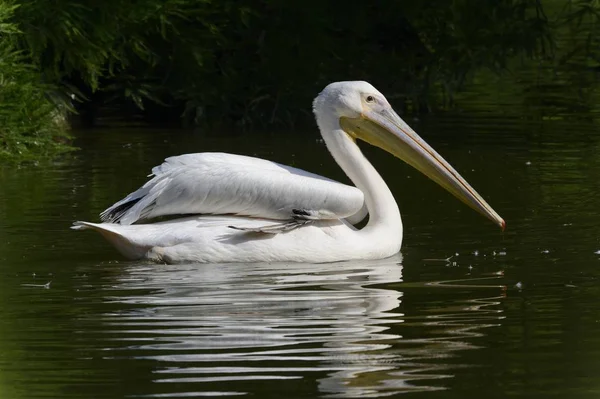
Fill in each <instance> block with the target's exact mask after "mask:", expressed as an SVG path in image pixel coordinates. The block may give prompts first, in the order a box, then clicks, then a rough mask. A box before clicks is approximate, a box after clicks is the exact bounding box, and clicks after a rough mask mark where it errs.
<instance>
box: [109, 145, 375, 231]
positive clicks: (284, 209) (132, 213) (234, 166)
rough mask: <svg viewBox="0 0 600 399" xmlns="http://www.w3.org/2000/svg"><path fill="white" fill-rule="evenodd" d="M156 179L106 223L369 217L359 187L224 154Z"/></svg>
mask: <svg viewBox="0 0 600 399" xmlns="http://www.w3.org/2000/svg"><path fill="white" fill-rule="evenodd" d="M151 176H153V178H152V179H151V180H149V181H148V182H147V183H146V184H144V185H143V186H142V187H141V188H140V189H138V190H137V191H134V192H133V193H131V194H129V195H128V196H127V197H125V198H123V199H122V200H121V201H119V202H117V203H116V204H114V205H113V206H111V207H110V208H108V209H106V210H105V211H104V212H102V213H101V214H100V217H101V219H102V220H103V221H106V222H113V223H115V222H118V223H121V224H132V223H135V222H136V221H138V220H142V219H150V218H154V217H158V216H167V215H181V214H212V215H226V214H232V215H240V216H249V217H257V218H265V219H273V220H291V219H294V218H303V219H342V218H350V220H351V222H357V221H358V220H360V219H362V217H364V215H365V213H366V212H365V208H364V195H363V193H362V192H361V191H360V190H359V189H357V188H356V187H352V186H348V185H345V184H342V183H339V182H336V181H334V180H330V179H327V178H325V177H322V176H319V175H316V174H313V173H309V172H306V171H303V170H301V169H297V168H293V167H290V166H285V165H281V164H278V163H275V162H271V161H267V160H264V159H260V158H253V157H247V156H242V155H234V154H225V153H199V154H186V155H181V156H176V157H171V158H167V159H166V160H165V162H164V163H163V164H162V165H160V166H157V167H155V168H154V169H152V175H151Z"/></svg>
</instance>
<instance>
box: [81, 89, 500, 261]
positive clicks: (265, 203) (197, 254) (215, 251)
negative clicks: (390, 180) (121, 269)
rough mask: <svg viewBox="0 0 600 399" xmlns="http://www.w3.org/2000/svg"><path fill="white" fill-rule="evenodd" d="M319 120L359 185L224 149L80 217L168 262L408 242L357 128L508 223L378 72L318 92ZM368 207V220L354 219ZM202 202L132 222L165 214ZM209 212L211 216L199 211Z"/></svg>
mask: <svg viewBox="0 0 600 399" xmlns="http://www.w3.org/2000/svg"><path fill="white" fill-rule="evenodd" d="M314 112H315V116H316V120H317V124H318V126H319V129H320V131H321V134H322V136H323V139H324V141H325V143H326V145H327V148H328V149H329V151H330V152H331V155H332V156H333V157H334V159H335V160H336V162H337V163H338V164H339V165H340V167H341V168H342V169H343V170H344V172H345V173H346V175H347V176H348V177H349V178H350V180H352V182H353V183H354V184H355V185H356V187H351V186H347V185H344V184H341V183H338V182H335V181H332V180H330V179H327V178H324V177H321V176H318V175H315V174H312V173H309V172H305V171H303V170H300V169H296V168H292V167H289V166H284V165H280V164H277V163H274V162H270V161H266V160H262V159H257V158H252V157H246V156H241V155H232V154H223V153H202V154H188V155H182V156H177V157H172V158H168V159H167V160H166V161H165V162H164V163H163V164H162V165H160V166H158V167H156V168H154V169H153V171H152V173H153V175H154V177H153V178H152V179H151V180H150V181H149V182H148V183H146V184H145V185H144V186H143V187H141V188H140V189H139V190H137V191H135V192H133V193H131V194H130V195H128V196H127V197H125V198H124V199H123V200H121V201H119V202H117V203H116V204H114V205H113V206H111V207H110V208H108V209H107V210H106V211H104V212H103V213H102V215H101V217H102V218H103V219H104V220H106V221H109V223H89V222H76V223H75V226H74V228H75V229H93V230H96V231H98V232H100V233H101V234H102V235H103V236H104V237H105V238H106V239H107V240H108V241H109V242H111V243H112V244H113V245H114V246H115V247H116V248H117V249H118V250H119V251H120V252H121V253H122V254H123V255H124V256H126V257H128V258H130V259H142V258H144V259H150V260H154V261H160V262H168V263H179V262H211V263H224V262H227V263H229V262H278V261H284V262H285V261H291V262H310V263H320V262H334V261H340V260H347V259H378V258H385V257H388V256H391V255H394V254H395V253H397V252H398V251H399V250H400V246H401V243H402V238H403V229H402V220H401V218H400V212H399V210H398V206H397V204H396V201H395V199H394V197H393V195H392V193H391V192H390V190H389V188H388V187H387V186H386V184H385V182H384V181H383V179H382V178H381V176H380V175H379V173H377V171H376V170H375V168H374V167H373V166H372V165H371V163H369V161H368V160H367V159H366V158H365V157H364V155H363V154H362V152H361V151H360V149H359V148H358V146H357V145H356V143H355V140H356V139H361V140H365V141H366V142H368V143H370V144H373V145H375V146H378V147H380V148H382V149H385V150H386V151H389V152H390V153H392V154H394V155H395V156H397V157H399V158H401V159H403V160H404V161H406V162H407V163H409V164H410V165H412V166H413V167H415V168H417V169H418V170H420V171H421V172H423V173H425V174H426V175H427V176H429V177H430V178H431V179H432V180H434V181H435V182H436V183H438V184H440V185H441V186H442V187H444V188H445V189H447V190H448V191H450V192H451V193H452V194H453V195H455V196H456V197H457V198H459V199H460V200H461V201H463V202H465V203H466V204H467V205H469V206H471V207H472V208H473V209H475V210H476V211H478V212H480V213H481V214H483V215H484V216H486V217H488V218H489V219H491V220H493V221H494V222H495V223H497V224H498V225H500V226H502V228H504V220H502V218H501V217H500V216H498V214H497V213H496V212H495V211H494V210H493V209H492V208H491V207H490V206H489V205H488V204H487V203H486V202H485V201H484V200H483V199H482V198H481V197H480V196H479V194H477V192H476V191H475V190H474V189H473V188H472V187H471V186H470V185H469V184H468V183H467V182H466V181H465V180H464V179H463V178H462V177H461V176H460V175H459V174H458V172H456V171H455V170H454V169H453V168H452V167H451V166H450V165H449V164H448V163H447V162H446V161H445V160H444V159H443V158H442V157H441V156H440V155H439V154H438V153H437V152H435V150H433V148H431V147H430V146H429V145H428V144H427V143H425V141H424V140H423V139H421V138H420V137H419V136H418V135H417V134H416V133H415V132H414V131H413V130H412V129H411V128H410V127H409V126H408V125H407V124H406V123H405V122H404V121H403V120H402V119H401V118H400V117H399V116H398V115H397V114H396V113H395V112H394V111H393V109H392V108H391V106H390V105H389V103H388V102H387V100H386V99H385V97H384V96H383V95H382V94H381V93H380V92H379V91H377V90H376V89H375V88H374V87H373V86H371V85H370V84H369V83H367V82H338V83H332V84H330V85H329V86H327V87H326V88H325V89H324V90H323V91H322V92H321V94H319V96H318V97H317V98H316V99H315V102H314ZM367 212H368V213H369V221H368V223H367V224H366V226H365V227H363V228H362V229H360V230H358V229H356V228H355V227H354V226H353V225H352V224H353V223H356V222H358V221H359V220H361V219H362V218H363V217H364V216H365V215H366V213H367ZM182 214H184V215H185V214H188V215H190V214H194V215H196V216H187V217H183V218H178V219H174V220H169V221H165V222H159V223H152V224H133V223H136V222H137V221H139V220H145V219H152V218H154V217H157V216H168V215H182ZM198 214H199V215H200V216H198Z"/></svg>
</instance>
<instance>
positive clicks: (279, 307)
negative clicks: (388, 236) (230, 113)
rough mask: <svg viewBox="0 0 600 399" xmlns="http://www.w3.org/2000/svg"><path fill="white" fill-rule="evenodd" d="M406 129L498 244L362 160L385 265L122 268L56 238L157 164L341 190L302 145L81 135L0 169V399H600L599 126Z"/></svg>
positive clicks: (459, 212) (393, 171) (396, 171)
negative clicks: (469, 191)
mask: <svg viewBox="0 0 600 399" xmlns="http://www.w3.org/2000/svg"><path fill="white" fill-rule="evenodd" d="M409 122H410V123H411V124H412V125H413V126H414V127H415V128H416V130H417V131H419V132H420V133H421V134H422V136H423V137H425V138H426V139H427V140H428V141H429V142H430V144H432V146H433V147H434V148H436V149H437V150H438V151H439V152H440V153H441V154H442V155H443V156H444V157H445V158H446V159H447V160H449V161H450V162H451V163H452V164H453V165H454V166H455V167H456V168H457V169H458V170H459V171H460V172H461V173H462V174H463V176H464V177H465V178H466V179H467V180H468V181H469V182H470V183H472V185H473V186H474V187H476V188H477V190H478V191H479V192H480V193H481V194H482V195H483V196H484V197H485V198H486V199H487V200H488V202H489V203H490V204H491V205H492V206H493V207H494V208H495V209H496V210H497V211H498V213H500V214H501V215H502V216H503V217H504V218H505V219H506V221H507V226H508V228H507V230H506V232H504V233H502V232H500V231H499V229H497V227H496V226H494V225H493V224H492V223H490V222H489V221H487V220H486V219H483V218H482V217H480V216H479V215H477V214H476V213H475V212H473V211H472V210H470V209H468V208H467V207H466V206H464V205H462V204H461V203H459V202H458V201H457V200H455V199H454V198H452V197H451V196H450V195H448V194H447V193H445V192H444V191H443V190H442V189H440V188H439V187H437V186H435V185H434V184H433V183H431V182H430V181H428V180H427V179H426V178H424V177H422V176H421V175H419V173H418V172H416V171H414V170H412V169H410V168H409V167H407V166H406V165H404V164H402V163H401V162H400V161H398V160H396V159H394V158H393V157H391V156H389V155H387V154H385V153H382V152H381V151H379V150H377V149H372V148H365V153H366V154H367V156H368V157H369V158H370V159H371V160H372V161H373V163H374V164H375V166H376V167H377V168H378V170H380V171H381V173H382V175H383V176H384V178H385V179H386V181H387V182H388V184H389V186H390V188H391V189H392V191H393V193H394V194H395V196H396V198H397V200H398V202H399V205H400V210H401V213H402V215H403V221H404V228H405V241H404V244H403V249H402V253H401V254H399V255H398V256H396V257H393V258H391V259H385V260H380V261H371V262H364V261H363V262H340V263H333V264H321V265H299V264H256V265H231V264H230V265H194V264H190V265H181V266H166V265H155V264H149V263H144V262H129V261H125V260H123V259H122V258H121V257H120V256H119V254H118V253H117V252H116V251H114V250H113V249H112V248H111V247H110V246H109V245H108V244H106V243H105V242H104V241H103V240H102V239H101V237H100V236H99V235H96V234H93V233H84V232H74V231H70V230H69V229H68V227H69V226H70V224H71V222H72V221H74V220H97V218H98V217H97V215H98V213H99V212H100V211H102V210H103V209H104V208H105V207H106V206H108V205H110V204H112V203H113V202H115V201H116V200H118V199H120V198H121V197H122V196H123V195H125V194H126V193H128V192H130V191H131V190H133V189H135V188H137V187H138V186H139V185H140V184H142V183H143V182H144V181H145V180H146V177H145V176H146V175H147V174H148V173H149V170H150V168H151V167H152V166H154V165H156V164H158V163H160V162H161V161H162V159H163V158H165V157H167V156H170V155H176V154H180V153H185V152H192V151H193V152H199V151H227V152H236V153H243V154H248V155H255V156H260V157H264V158H269V159H272V160H275V161H279V162H284V163H287V164H291V165H294V166H297V167H301V168H305V169H308V170H310V171H313V172H317V173H321V174H324V175H327V176H329V177H333V178H336V179H341V180H344V181H345V177H344V175H343V173H342V172H341V171H340V170H339V169H338V168H337V166H336V165H335V164H334V163H333V161H332V160H331V159H330V157H329V155H328V153H327V150H326V149H325V147H324V146H323V144H322V142H321V141H320V140H319V139H318V136H317V135H316V134H315V133H313V132H310V133H297V134H284V133H280V132H272V133H270V134H262V135H260V134H259V135H239V136H225V135H216V134H215V135H209V134H204V135H199V134H191V133H181V132H168V131H150V130H145V131H126V132H125V131H118V130H104V131H103V130H97V131H87V132H82V133H81V134H80V135H79V138H78V142H77V144H78V145H79V146H80V147H81V151H79V152H78V153H75V154H74V155H73V156H70V157H65V158H62V159H60V160H58V161H56V162H53V163H49V164H40V165H37V166H35V165H31V166H24V167H20V168H14V167H5V168H3V169H0V187H2V189H1V190H0V238H1V239H0V265H1V267H0V300H1V301H2V302H1V303H2V305H3V306H2V308H1V309H2V310H1V317H0V332H1V335H0V397H1V398H5V397H6V398H140V397H141V398H180V397H214V396H224V397H237V396H246V397H260V398H263V397H264V398H269V397H272V398H282V397H289V398H302V397H382V396H395V395H403V397H413V396H414V397H427V398H429V397H433V398H436V397H439V398H465V397H470V398H480V397H486V396H487V397H507V396H511V397H523V398H546V397H561V398H562V397H569V398H576V397H577V398H579V397H580V398H586V397H590V398H591V397H597V396H598V395H599V394H600V376H599V370H600V307H599V306H598V303H599V299H600V290H599V288H598V277H599V276H600V271H599V266H600V252H598V251H599V250H600V242H599V240H598V230H599V229H598V226H600V215H599V214H598V212H597V206H596V205H597V204H598V203H599V198H598V194H597V193H598V184H599V183H598V182H599V181H600V149H599V144H600V139H599V137H600V136H598V128H597V127H596V125H595V124H594V123H593V122H592V121H586V120H584V119H582V118H579V119H577V118H573V119H572V120H547V121H532V120H523V119H509V118H505V117H499V116H494V115H490V114H478V115H462V114H444V115H438V116H430V117H427V118H424V119H422V120H409Z"/></svg>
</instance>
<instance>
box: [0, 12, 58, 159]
mask: <svg viewBox="0 0 600 399" xmlns="http://www.w3.org/2000/svg"><path fill="white" fill-rule="evenodd" d="M16 8H17V6H15V5H9V4H7V3H6V2H0V160H2V161H6V160H15V159H18V160H24V159H38V158H40V157H42V156H44V155H48V154H54V153H56V152H57V151H64V150H67V149H69V147H68V146H67V145H66V144H65V141H66V140H67V139H68V135H67V134H66V127H67V125H66V123H65V120H64V116H65V115H64V111H61V109H60V107H58V106H57V104H55V103H54V102H53V101H52V100H51V99H50V98H49V97H48V93H50V92H51V90H52V87H51V86H49V85H44V84H41V83H40V73H39V71H38V70H37V69H36V68H35V67H33V66H31V65H28V64H27V62H26V60H25V59H24V57H23V55H22V54H21V52H20V51H18V50H16V49H15V47H14V42H13V40H12V39H13V36H14V35H16V34H18V29H17V27H16V26H15V25H14V24H11V23H9V22H7V21H8V19H9V18H10V17H11V15H12V13H13V12H14V11H15V9H16Z"/></svg>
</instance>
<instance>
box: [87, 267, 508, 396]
mask: <svg viewBox="0 0 600 399" xmlns="http://www.w3.org/2000/svg"><path fill="white" fill-rule="evenodd" d="M498 278H500V277H499V276H497V275H494V276H492V277H488V278H484V279H483V280H481V279H479V280H477V279H475V280H473V281H469V280H463V281H452V282H447V283H445V282H435V283H431V284H428V283H420V285H423V286H425V285H430V286H441V285H447V286H461V285H464V286H468V287H470V288H481V289H479V290H475V291H473V292H478V294H479V295H480V296H477V297H471V298H468V299H466V300H460V301H455V302H449V303H448V305H447V307H446V308H444V307H442V308H438V309H436V311H435V312H432V313H430V314H426V315H421V316H418V317H417V316H416V315H411V314H405V313H403V311H402V301H403V297H404V295H405V294H404V293H403V292H402V284H404V283H403V281H402V257H401V256H400V255H398V256H397V257H394V258H389V259H386V260H381V261H361V262H342V263H334V264H318V265H309V264H286V265H281V264H256V265H243V267H240V265H204V266H202V267H198V265H188V266H176V267H175V266H160V267H158V268H157V266H156V265H143V264H140V265H134V266H130V267H128V268H127V269H126V273H124V274H123V275H122V276H121V277H119V278H118V279H117V281H116V282H115V283H114V285H113V287H112V288H111V289H110V290H107V291H106V292H105V298H104V300H105V301H107V302H109V303H112V304H113V305H114V307H115V308H116V309H118V310H117V311H114V312H105V313H103V314H101V315H100V316H98V315H95V316H94V317H95V318H97V317H99V319H98V320H96V321H97V322H99V323H100V324H101V326H100V327H99V328H100V329H101V331H102V332H103V334H104V335H105V337H108V339H105V340H104V343H103V344H102V346H103V348H102V349H103V350H105V351H106V352H105V353H104V354H103V358H104V359H106V360H109V359H110V360H119V359H137V360H138V361H150V362H152V367H151V368H150V369H149V370H148V372H149V375H148V377H147V378H148V379H149V380H151V381H152V384H147V385H141V384H140V385H138V387H137V389H138V390H136V391H135V392H131V393H130V395H128V396H135V397H181V396H217V395H218V396H229V395H243V394H247V393H250V392H252V393H255V394H258V393H262V394H263V396H275V397H276V396H277V395H278V394H283V393H285V392H287V394H289V393H292V392H295V395H296V396H298V397H300V396H305V395H311V394H312V395H314V394H321V395H324V396H326V397H327V396H328V397H379V396H387V395H391V394H394V393H399V392H417V391H426V390H439V389H443V388H444V384H442V383H440V382H439V381H438V380H440V379H446V378H450V377H452V375H453V370H454V369H456V368H457V367H461V366H466V365H457V364H456V363H455V362H454V361H453V360H452V359H453V357H454V356H453V354H454V353H455V352H456V351H463V350H470V349H476V348H477V347H476V346H475V345H473V344H472V343H470V340H472V338H473V337H477V336H480V335H482V334H484V333H483V329H484V328H486V327H493V326H497V325H499V323H500V320H501V319H502V317H503V316H502V311H501V310H500V309H499V308H498V306H496V305H498V303H499V300H500V299H501V298H502V293H503V288H502V286H501V285H499V284H498V281H496V280H497V279H498ZM476 283H479V284H480V285H477V284H476ZM390 285H394V287H400V289H394V288H390ZM412 288H413V289H414V288H415V286H414V285H412ZM107 305H108V304H107ZM415 328H419V329H421V330H424V331H433V330H435V333H433V334H428V333H425V334H421V335H419V336H416V337H414V338H412V337H409V336H404V335H403V334H404V332H405V331H406V332H409V331H411V330H414V329H415ZM83 334H85V332H83ZM411 335H412V334H411ZM428 335H431V337H428ZM442 359H447V361H444V360H442ZM311 375H312V377H311ZM301 380H304V383H301ZM287 394H286V395H287ZM263 396H261V397H263Z"/></svg>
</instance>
